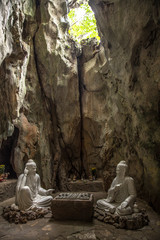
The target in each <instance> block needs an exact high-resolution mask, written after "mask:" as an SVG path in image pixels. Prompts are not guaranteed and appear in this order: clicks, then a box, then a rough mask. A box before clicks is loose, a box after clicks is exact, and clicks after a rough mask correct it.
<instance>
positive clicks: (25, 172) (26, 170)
mask: <svg viewBox="0 0 160 240" xmlns="http://www.w3.org/2000/svg"><path fill="white" fill-rule="evenodd" d="M24 175H26V176H27V175H28V169H27V168H25V169H24Z"/></svg>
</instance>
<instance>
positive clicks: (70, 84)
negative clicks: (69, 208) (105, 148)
mask: <svg viewBox="0 0 160 240" xmlns="http://www.w3.org/2000/svg"><path fill="white" fill-rule="evenodd" d="M0 11H1V19H0V24H1V38H0V48H1V56H0V63H1V69H0V75H1V78H0V81H1V83H0V85H1V87H0V97H1V99H0V104H1V106H0V113H1V121H0V140H1V141H0V142H1V146H3V145H4V144H3V143H4V141H6V140H7V138H9V137H10V136H12V135H13V134H14V132H15V131H16V132H17V133H18V136H17V134H16V138H15V139H14V141H13V143H12V151H11V155H10V157H9V156H8V158H9V159H5V157H4V155H5V154H3V155H2V154H1V159H0V160H1V162H3V163H5V161H10V162H11V164H12V166H13V168H14V171H15V172H16V173H17V175H19V174H20V173H21V172H22V171H23V169H24V164H25V163H26V161H27V159H28V158H33V159H35V161H36V163H37V167H38V172H39V173H40V174H41V178H42V183H43V185H45V186H46V187H51V186H55V187H56V186H58V187H60V188H61V189H63V188H64V189H65V182H66V177H67V174H68V172H69V171H77V172H78V173H79V172H80V167H81V161H80V147H79V144H80V141H79V138H80V119H81V118H80V110H79V109H80V108H79V80H78V74H77V57H76V49H75V46H74V43H73V41H72V40H70V38H69V36H68V33H67V32H68V23H67V21H66V16H67V6H66V2H65V1H64V0H61V1H59V0H57V1H44V0H43V1H35V0H29V1H25V0H24V1H20V0H15V1H7V2H6V1H5V0H3V1H1V3H0ZM7 150H8V149H7V148H6V151H7ZM3 152H4V150H3Z"/></svg>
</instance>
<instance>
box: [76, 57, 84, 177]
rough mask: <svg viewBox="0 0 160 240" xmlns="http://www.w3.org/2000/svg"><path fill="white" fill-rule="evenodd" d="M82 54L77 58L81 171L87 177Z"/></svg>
mask: <svg viewBox="0 0 160 240" xmlns="http://www.w3.org/2000/svg"><path fill="white" fill-rule="evenodd" d="M82 66H83V62H82V54H81V55H80V56H78V57H77V70H78V81H79V106H80V161H81V169H80V174H81V176H82V175H85V176H86V170H85V168H84V164H83V140H84V136H83V103H82V96H83V89H84V84H83V77H82Z"/></svg>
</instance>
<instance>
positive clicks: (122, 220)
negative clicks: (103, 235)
mask: <svg viewBox="0 0 160 240" xmlns="http://www.w3.org/2000/svg"><path fill="white" fill-rule="evenodd" d="M94 217H95V218H97V219H98V220H100V221H103V222H105V223H109V224H112V225H114V226H115V227H116V228H125V229H130V230H136V229H140V228H142V227H144V226H145V225H148V222H149V219H148V215H147V214H146V212H145V210H140V212H139V213H133V214H132V215H127V216H120V215H117V214H111V213H108V212H106V211H105V210H101V209H99V208H98V207H97V206H96V207H95V209H94Z"/></svg>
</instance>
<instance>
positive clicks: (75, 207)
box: [52, 192, 93, 221]
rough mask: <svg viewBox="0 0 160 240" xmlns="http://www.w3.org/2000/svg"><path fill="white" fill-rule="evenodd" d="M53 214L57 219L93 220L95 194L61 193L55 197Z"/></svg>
mask: <svg viewBox="0 0 160 240" xmlns="http://www.w3.org/2000/svg"><path fill="white" fill-rule="evenodd" d="M52 214H53V218H54V219H56V220H82V221H91V220H92V216H93V195H92V194H90V193H71V192H69V193H61V194H59V195H58V196H56V197H55V198H54V199H53V202H52Z"/></svg>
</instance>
